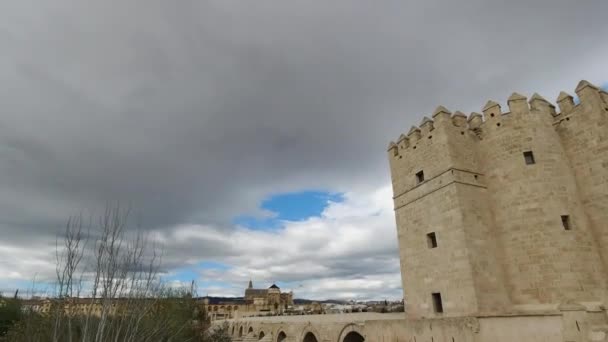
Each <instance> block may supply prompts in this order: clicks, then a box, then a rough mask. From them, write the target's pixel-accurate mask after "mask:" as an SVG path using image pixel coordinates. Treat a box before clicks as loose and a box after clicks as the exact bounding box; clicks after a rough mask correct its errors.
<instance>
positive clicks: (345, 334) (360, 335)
mask: <svg viewBox="0 0 608 342" xmlns="http://www.w3.org/2000/svg"><path fill="white" fill-rule="evenodd" d="M364 341H365V334H364V332H363V329H362V327H361V326H360V325H358V324H355V323H351V324H348V325H346V326H345V327H344V328H343V329H342V331H341V332H340V337H339V338H338V342H364Z"/></svg>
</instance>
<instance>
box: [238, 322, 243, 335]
mask: <svg viewBox="0 0 608 342" xmlns="http://www.w3.org/2000/svg"><path fill="white" fill-rule="evenodd" d="M239 337H243V326H242V325H241V327H240V328H239Z"/></svg>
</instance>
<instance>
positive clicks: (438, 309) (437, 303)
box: [433, 292, 443, 313]
mask: <svg viewBox="0 0 608 342" xmlns="http://www.w3.org/2000/svg"><path fill="white" fill-rule="evenodd" d="M433 310H435V313H442V312H443V302H442V301H441V293H439V292H436V293H433Z"/></svg>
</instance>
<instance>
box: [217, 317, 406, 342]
mask: <svg viewBox="0 0 608 342" xmlns="http://www.w3.org/2000/svg"><path fill="white" fill-rule="evenodd" d="M403 318H404V315H403V313H397V314H380V313H352V314H335V315H334V314H331V315H304V316H275V317H249V318H242V319H238V320H228V321H227V322H228V324H229V333H231V335H232V338H233V341H235V342H240V341H243V342H245V341H260V342H363V341H372V340H370V339H366V336H367V332H366V326H368V325H369V321H378V320H382V321H385V320H388V321H390V320H399V319H401V320H402V319H403Z"/></svg>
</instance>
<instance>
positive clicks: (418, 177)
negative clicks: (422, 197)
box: [416, 171, 424, 184]
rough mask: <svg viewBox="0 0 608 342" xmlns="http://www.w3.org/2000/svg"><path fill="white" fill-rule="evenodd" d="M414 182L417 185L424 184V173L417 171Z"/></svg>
mask: <svg viewBox="0 0 608 342" xmlns="http://www.w3.org/2000/svg"><path fill="white" fill-rule="evenodd" d="M416 182H417V183H418V184H420V183H422V182H424V171H419V172H417V173H416Z"/></svg>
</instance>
